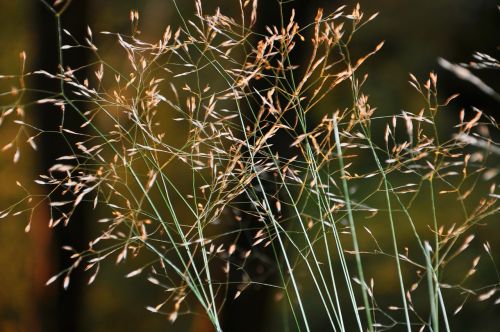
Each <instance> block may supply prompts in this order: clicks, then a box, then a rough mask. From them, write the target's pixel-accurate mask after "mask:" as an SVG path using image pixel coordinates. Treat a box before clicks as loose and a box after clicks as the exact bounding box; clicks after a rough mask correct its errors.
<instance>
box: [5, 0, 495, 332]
mask: <svg viewBox="0 0 500 332" xmlns="http://www.w3.org/2000/svg"><path fill="white" fill-rule="evenodd" d="M43 3H44V4H45V5H46V7H47V8H48V10H50V11H52V12H53V14H54V17H55V19H56V22H57V33H58V36H59V47H58V56H59V62H60V71H59V72H57V73H48V72H44V71H31V72H25V71H24V65H23V70H22V71H21V73H20V75H16V76H9V77H4V79H13V80H15V79H17V80H18V81H19V84H18V85H19V88H18V91H21V93H20V94H18V96H19V98H17V99H16V101H15V102H14V103H13V104H12V105H8V106H5V107H4V108H3V111H2V119H4V118H5V119H7V118H8V119H10V118H11V117H13V116H15V115H16V114H14V113H15V112H14V111H13V110H18V111H17V118H16V119H14V121H15V122H16V124H17V125H19V130H20V131H19V134H18V135H17V136H16V137H15V139H14V140H13V141H12V142H11V143H9V144H8V145H6V147H5V148H4V150H6V151H9V150H11V148H12V147H14V146H16V145H17V146H19V145H21V144H23V142H24V138H23V137H24V136H23V135H25V136H26V137H28V140H27V141H28V143H30V144H32V146H33V147H34V148H35V147H36V145H35V139H36V138H37V137H38V136H39V135H43V134H46V132H44V130H42V129H39V128H37V124H36V123H35V124H27V123H26V122H25V120H24V114H23V112H22V111H21V110H22V109H23V108H24V107H30V108H33V109H36V104H42V103H49V104H52V105H54V107H55V108H57V109H59V110H60V111H61V124H60V128H59V130H58V131H57V132H56V134H58V135H61V136H62V137H64V138H65V139H66V141H67V142H68V153H67V154H65V155H62V156H61V157H60V158H59V159H58V160H57V161H56V162H55V164H54V166H52V167H51V168H50V169H49V170H48V171H47V173H46V174H43V175H41V176H40V177H39V178H38V179H37V180H36V182H37V183H38V184H40V185H42V186H44V187H46V188H47V192H49V193H50V194H49V195H42V196H40V195H32V194H29V193H28V194H27V196H26V199H24V200H22V201H21V202H19V203H17V204H15V205H12V206H11V207H9V208H7V209H5V210H4V211H3V212H2V213H1V216H2V218H5V217H7V216H9V215H17V214H20V213H26V212H28V213H31V214H33V213H34V211H35V210H36V209H37V208H38V207H39V206H41V205H43V204H49V206H50V207H51V219H50V221H49V226H50V227H56V226H57V225H61V224H62V225H67V224H68V223H69V222H70V220H71V216H72V214H73V213H74V211H75V210H76V209H80V208H93V209H96V210H97V211H98V213H99V214H103V215H105V216H104V217H103V218H100V219H99V220H96V221H97V222H98V225H100V226H98V227H100V229H101V233H100V234H99V235H98V236H97V237H96V238H95V239H94V240H93V241H91V242H90V245H89V248H88V249H87V250H84V251H81V252H80V251H75V250H74V249H73V248H71V247H67V248H66V249H67V250H70V251H74V253H73V258H74V264H73V265H71V266H70V267H68V268H67V269H65V270H64V271H61V272H60V273H59V274H57V275H56V276H54V277H53V278H51V279H50V280H49V281H48V284H49V283H51V282H53V281H55V280H56V279H57V278H64V283H63V284H64V287H65V288H66V287H68V286H69V285H70V282H71V272H72V271H74V269H76V268H78V267H80V266H83V268H84V269H85V270H87V271H90V272H91V275H90V278H89V284H90V283H92V282H93V281H94V280H95V278H96V275H97V273H98V271H99V266H100V265H101V264H104V263H107V262H108V261H114V262H115V263H116V264H118V263H121V262H124V261H126V260H128V261H132V262H142V263H141V265H140V266H139V267H138V268H137V269H134V270H132V271H131V272H130V273H129V274H127V275H126V277H127V278H130V277H138V276H144V277H145V278H147V279H148V280H149V281H150V282H151V283H153V284H154V285H157V286H158V287H160V288H161V289H162V290H163V291H166V294H168V295H167V296H166V298H165V301H164V302H162V303H160V304H159V305H153V306H148V310H149V311H152V312H154V313H159V314H163V315H166V316H167V317H168V319H169V320H170V321H171V322H174V321H176V319H177V318H178V317H179V315H185V314H191V313H193V312H196V311H201V313H203V314H204V315H206V316H207V317H208V319H209V320H210V322H211V323H212V325H213V329H214V330H216V331H222V330H223V318H224V312H225V311H224V308H225V307H226V306H230V305H231V304H232V302H233V301H238V297H240V296H245V294H246V293H247V292H257V291H259V290H258V287H266V288H267V287H269V288H272V289H274V290H276V291H277V292H278V293H277V294H279V295H280V296H279V298H283V303H285V304H286V305H284V306H283V310H282V312H281V315H282V317H283V323H282V328H283V330H285V329H287V330H297V331H315V330H317V329H318V328H319V326H323V327H324V326H328V328H329V329H331V330H332V331H352V330H359V331H366V330H368V331H381V330H387V329H391V328H398V329H400V328H401V329H402V328H404V329H405V330H407V331H413V330H417V329H420V330H429V331H436V332H437V331H439V330H443V331H450V321H451V320H452V316H453V314H450V312H452V311H451V310H452V308H451V305H453V304H454V303H455V302H457V298H458V299H459V301H458V302H459V303H463V301H467V299H468V298H469V297H476V298H478V299H479V300H480V301H486V300H489V299H490V298H491V297H492V296H493V295H494V294H495V292H496V290H497V289H498V283H499V280H498V278H497V280H496V282H495V283H493V284H487V285H483V286H474V287H475V288H470V287H469V286H468V283H467V282H468V279H470V278H471V277H472V275H473V274H474V273H475V272H476V269H477V267H478V262H479V258H476V257H474V259H473V263H472V268H471V269H469V270H468V271H466V272H465V276H464V277H463V278H462V279H461V280H459V281H456V280H455V279H456V278H455V279H454V277H453V276H450V275H449V274H447V272H446V271H447V269H452V270H455V269H456V268H455V265H454V263H455V262H456V261H459V264H458V263H457V264H458V265H459V266H460V267H463V264H464V263H463V259H467V252H468V249H469V248H468V247H469V246H470V244H471V242H472V241H473V234H474V231H475V229H476V228H477V227H478V225H479V224H483V223H487V222H488V221H491V220H493V218H495V217H496V216H497V215H498V211H499V206H498V203H497V199H498V194H497V190H498V186H497V185H496V184H495V182H494V181H493V180H494V176H493V177H492V176H491V174H493V173H495V172H498V167H497V166H495V160H498V149H499V147H498V144H497V143H495V142H494V135H491V136H490V133H491V132H494V131H495V130H498V125H497V124H496V122H495V121H494V119H491V118H489V117H487V116H486V115H485V114H483V113H482V112H481V111H479V110H477V111H476V114H475V116H473V117H472V118H470V119H465V117H466V116H465V115H464V113H462V114H461V115H460V117H459V119H458V121H457V124H456V126H454V130H455V133H454V134H449V132H448V131H447V130H444V129H443V128H442V127H440V124H441V123H442V121H441V119H440V118H441V114H442V113H443V112H446V108H447V107H448V104H449V103H450V102H451V101H452V100H453V99H454V98H456V97H457V96H451V97H450V98H448V99H443V98H442V97H441V96H440V95H439V94H438V80H437V75H436V74H434V73H431V74H430V75H429V78H428V79H426V80H425V81H424V82H420V81H419V80H418V79H417V78H416V77H415V76H413V75H410V84H411V85H412V86H413V87H414V88H415V90H416V91H417V93H418V94H420V95H421V97H422V105H423V107H422V109H421V110H419V111H416V112H410V111H403V112H401V113H400V114H395V115H392V116H385V115H379V114H378V111H376V109H375V108H373V107H372V106H370V105H369V103H368V97H367V94H366V92H364V87H363V83H364V82H365V80H366V79H367V76H366V75H364V74H363V72H362V70H363V69H362V68H363V64H364V63H365V62H366V61H368V59H369V58H371V57H372V56H374V55H375V54H376V53H377V52H378V51H380V49H381V48H382V46H383V43H378V44H377V43H375V45H374V46H373V50H372V51H369V52H367V53H366V54H364V55H361V56H359V55H355V54H352V53H351V50H350V46H351V44H352V41H353V40H354V39H355V38H356V35H357V34H358V33H362V31H359V30H360V29H361V28H362V27H364V26H365V24H368V23H369V22H370V21H371V20H373V19H375V17H376V14H375V15H372V16H370V17H368V18H367V17H366V16H365V15H364V14H363V13H362V11H361V8H360V7H359V5H358V6H355V7H353V8H350V9H349V8H347V7H345V6H342V7H340V8H338V9H337V10H336V11H334V12H332V13H330V14H325V13H324V12H323V10H321V9H319V10H318V12H317V15H316V18H315V20H314V22H311V23H310V24H308V25H305V26H299V25H298V24H297V23H296V22H295V20H294V15H295V13H294V12H293V11H292V12H285V10H284V9H283V10H282V13H281V15H282V17H281V20H277V22H276V24H277V26H273V27H268V29H267V31H266V33H265V34H264V35H262V34H260V33H257V32H255V31H254V29H253V28H254V24H255V22H256V20H257V17H258V6H257V1H246V2H244V3H243V2H237V1H236V2H235V3H236V4H237V5H238V6H240V16H239V17H228V16H225V15H224V13H223V11H222V10H220V11H219V10H217V11H215V12H213V13H209V14H207V13H205V12H204V9H203V5H202V3H201V1H195V5H196V6H195V8H196V9H195V13H194V14H193V15H192V16H190V15H188V14H187V13H184V12H182V10H181V9H179V7H178V6H177V4H176V2H175V1H173V2H172V5H173V6H174V7H175V8H177V10H178V14H179V16H180V17H181V19H182V20H181V25H180V27H178V28H174V27H170V26H168V27H167V28H166V30H165V33H164V35H163V36H162V38H161V39H159V40H157V41H155V42H148V41H144V40H141V39H140V34H139V32H138V27H139V14H138V12H136V11H132V12H131V14H130V20H131V25H132V28H133V32H132V34H131V35H124V34H120V33H110V32H103V33H102V34H103V35H104V37H105V38H113V39H115V40H116V41H117V42H118V45H119V46H118V45H115V46H114V47H116V48H120V50H119V51H120V52H122V54H123V55H125V57H126V59H127V66H126V67H125V66H124V65H123V64H116V65H113V63H112V61H111V60H109V61H108V60H107V59H105V58H103V57H102V56H101V51H100V49H99V45H97V42H96V41H94V39H95V38H96V37H94V33H93V32H92V30H91V29H90V28H89V29H88V33H87V36H86V38H85V40H84V41H79V40H77V38H75V37H73V36H72V35H71V32H69V31H66V30H63V27H62V26H61V21H60V17H61V16H62V15H64V11H65V9H66V8H67V7H65V6H63V7H62V8H60V9H55V7H52V5H51V4H49V3H46V2H45V1H43ZM66 4H69V1H67V2H66ZM285 17H286V19H285ZM279 21H281V23H280V22H279ZM66 43H68V44H66ZM298 44H303V45H306V47H308V48H309V50H310V51H309V58H308V60H307V61H306V63H303V64H300V65H299V64H296V63H294V62H293V59H294V56H293V54H294V52H295V48H296V47H297V45H298ZM68 49H77V50H79V51H81V52H90V53H92V54H93V57H94V60H93V62H92V63H90V64H89V65H88V66H87V67H85V68H79V69H69V68H67V67H66V66H65V63H64V52H65V51H66V50H68ZM73 51H75V50H73ZM116 52H118V50H116ZM483 59H484V57H483ZM24 60H25V55H22V63H23V64H24ZM370 61H376V60H370ZM443 61H444V60H443ZM442 63H444V64H445V66H448V68H451V69H454V70H455V71H457V70H459V69H457V68H458V67H453V66H457V65H452V64H450V63H448V62H442ZM85 71H87V72H91V73H92V76H91V77H86V76H84V74H85ZM459 73H461V74H462V76H463V71H459ZM33 75H42V76H45V77H46V79H47V80H57V81H59V82H60V89H59V91H46V92H45V93H46V97H45V98H42V99H40V100H36V101H34V102H30V103H26V104H25V105H24V104H23V103H25V99H26V98H24V97H23V92H24V91H29V90H28V89H27V88H26V87H25V84H24V79H25V78H26V77H30V76H33ZM472 81H473V80H472ZM480 87H481V88H482V89H483V90H484V87H483V86H482V85H481V86H480ZM342 89H344V90H346V91H349V93H350V98H351V99H350V101H349V105H348V106H347V107H344V106H342V105H338V106H336V105H331V103H330V99H329V96H331V95H332V93H334V92H335V91H337V90H342ZM488 91H489V90H488ZM490 92H491V91H490ZM490 94H491V93H490ZM332 106H333V107H332ZM325 107H326V108H328V109H329V111H328V114H325V115H324V116H323V118H322V119H321V120H320V121H314V119H315V118H319V117H318V116H317V114H315V113H318V112H319V110H322V109H324V108H325ZM67 112H76V113H77V114H79V116H80V120H81V122H80V124H81V126H80V130H81V132H75V131H74V129H73V128H71V129H70V128H68V127H67V126H66V123H65V114H66V113H67ZM380 128H385V131H384V130H383V129H382V130H381V129H380ZM492 137H493V138H492ZM280 141H285V142H289V144H288V150H287V151H283V150H280V149H279V148H278V146H279V144H278V143H279V142H280ZM18 151H19V150H18ZM6 153H7V152H6ZM13 158H14V162H18V160H19V153H18V152H15V153H14V157H13ZM495 158H497V159H495ZM495 174H496V173H495ZM26 191H28V189H26ZM56 193H57V195H56ZM52 194H54V195H52ZM54 197H58V198H57V200H55V198H54ZM478 197H479V198H478ZM448 201H452V202H453V204H454V205H456V206H458V207H459V208H458V212H457V211H454V212H453V216H452V219H453V220H448V218H446V215H445V213H446V212H445V211H444V210H443V208H442V205H441V204H445V203H442V202H448ZM421 206H426V207H427V208H426V211H422V209H421ZM29 222H31V221H29ZM28 225H29V224H28ZM27 230H29V227H28V229H27ZM383 232H388V234H390V236H389V237H384V236H382V235H381V234H382V233H383ZM377 233H378V234H379V236H380V237H381V238H382V239H384V241H383V243H381V242H379V241H378V240H377V237H376V234H377ZM408 234H410V236H408ZM387 238H388V239H389V240H387ZM411 238H412V239H411ZM385 242H387V243H385ZM408 243H409V244H408ZM484 245H485V250H486V253H487V254H488V256H489V257H490V258H491V259H490V262H491V264H492V266H493V267H494V269H495V270H496V266H495V258H494V257H493V253H492V252H491V250H490V249H489V248H490V247H489V244H486V243H485V244H484ZM408 248H409V249H408ZM138 256H142V257H143V259H142V260H141V259H140V258H139V257H138ZM145 261H146V262H145ZM387 261H389V262H390V263H387ZM380 268H383V269H388V270H389V271H390V272H389V275H391V274H392V276H391V277H390V278H389V280H391V283H393V284H391V287H394V288H395V289H396V288H397V289H398V292H399V297H397V298H391V299H390V301H396V303H386V302H387V300H386V299H385V298H383V297H382V298H378V297H377V294H376V293H377V292H376V290H375V285H377V284H378V282H377V280H375V279H374V276H375V275H377V269H380ZM496 275H497V276H498V273H496ZM381 282H382V283H384V281H381ZM421 285H422V286H421ZM425 288H427V290H426V291H423V290H422V289H425ZM452 291H454V293H453V294H454V295H453V294H452V293H451V292H452ZM315 299H317V300H315ZM463 299H465V300H463ZM269 301H273V300H272V299H269ZM423 303H425V304H423ZM461 305H462V304H461ZM458 308H459V309H460V310H462V306H459V307H458ZM460 310H459V311H460ZM455 313H457V311H456V310H455ZM312 317H314V318H312ZM318 317H321V319H320V320H318Z"/></svg>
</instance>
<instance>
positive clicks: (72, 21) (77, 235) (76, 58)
mask: <svg viewBox="0 0 500 332" xmlns="http://www.w3.org/2000/svg"><path fill="white" fill-rule="evenodd" d="M51 2H52V1H51ZM33 3H34V4H33V6H34V10H33V15H34V18H33V24H34V31H36V32H37V36H36V40H35V51H36V52H37V55H36V58H35V59H36V60H35V63H33V64H32V67H33V68H35V69H43V70H46V71H48V72H50V73H56V72H58V71H59V68H58V65H59V59H58V46H57V38H58V34H57V26H56V18H55V17H54V14H53V13H51V12H50V11H49V10H48V9H47V8H46V7H45V6H44V5H43V4H42V3H41V2H39V1H36V2H35V1H34V2H33ZM87 9H88V2H87V1H73V2H72V3H71V4H70V5H69V7H68V8H67V10H66V11H65V12H64V13H63V15H62V17H61V20H62V26H63V28H65V29H67V30H69V31H71V33H72V34H73V35H74V36H75V37H76V38H77V39H78V40H83V38H84V34H85V29H86V27H87V14H88V10H87ZM63 38H64V36H63ZM86 62H87V59H86V57H85V54H82V52H81V51H76V52H75V53H69V52H68V53H67V54H65V58H64V63H65V66H70V67H71V68H76V67H78V66H80V65H82V64H85V63H86ZM31 87H32V88H34V89H36V90H44V91H54V92H58V91H59V82H58V81H57V80H49V79H48V78H46V77H37V78H36V79H34V80H33V82H32V86H31ZM34 97H35V98H39V97H41V96H40V95H38V96H34ZM43 97H47V95H44V96H43ZM45 105H47V106H45ZM45 105H36V110H35V113H36V119H35V121H36V123H37V124H39V125H40V127H41V128H43V129H44V130H55V131H57V130H58V129H59V125H60V123H61V112H60V110H58V109H56V107H55V106H48V104H45ZM80 120H81V119H80V118H79V115H78V114H76V112H75V111H74V110H73V109H71V108H69V107H67V108H66V121H65V124H66V126H65V127H69V128H71V127H73V128H79V123H81V121H80ZM79 130H81V129H79ZM73 143H74V142H71V141H70V144H73ZM39 150H40V153H39V154H38V156H39V160H38V167H36V171H37V172H38V173H39V174H45V173H46V172H47V170H48V169H49V168H50V167H51V165H53V164H54V162H55V159H56V158H57V157H60V156H61V155H64V154H65V153H66V154H67V152H68V145H67V143H65V142H64V140H63V139H62V137H61V136H60V134H46V135H43V136H42V138H41V141H40V142H39ZM47 218H48V211H47V208H45V212H44V213H41V216H40V218H36V219H37V220H36V221H37V222H39V223H41V225H36V226H34V231H35V232H34V234H33V237H34V238H35V239H34V241H33V242H34V244H35V245H37V246H38V245H39V246H43V247H42V248H35V249H34V250H35V251H37V252H39V253H40V254H39V255H37V257H36V262H35V264H36V267H35V268H37V267H38V268H40V267H43V268H44V269H47V267H53V268H52V269H53V271H52V273H57V272H59V271H61V270H63V269H65V268H67V267H69V266H70V265H71V263H72V262H73V261H72V260H70V258H69V256H70V254H69V253H68V252H67V251H62V250H61V246H63V245H71V246H72V247H74V248H75V249H77V250H78V249H80V250H81V249H84V248H85V246H86V244H87V239H86V233H87V229H86V220H85V219H86V213H85V211H84V209H79V210H77V211H76V213H75V214H73V216H72V220H71V222H70V223H69V225H68V226H67V227H64V226H62V225H59V226H57V227H56V228H55V229H54V230H52V231H51V230H48V229H47V226H46V223H47V222H48V220H47ZM42 219H45V220H42ZM48 232H51V234H47V233H48ZM47 239H52V241H50V240H47ZM51 242H52V243H51ZM46 274H47V273H45V272H44V273H38V274H37V275H38V277H37V276H35V280H34V283H35V284H36V286H35V288H37V289H38V291H37V292H36V295H37V298H36V299H34V301H35V302H36V304H35V306H36V316H37V318H36V319H35V321H38V323H39V324H38V331H43V332H45V331H46V332H52V331H60V332H63V331H72V332H78V331H83V330H84V329H83V322H82V319H81V318H82V317H81V314H82V306H83V286H84V285H85V283H84V280H83V276H82V272H81V270H77V271H74V272H73V273H72V274H71V282H70V286H69V288H68V289H67V290H63V288H62V285H61V283H62V279H63V278H60V280H59V281H58V282H57V283H54V284H52V285H51V286H48V287H49V289H48V290H45V291H44V290H41V289H40V286H39V285H40V283H43V284H42V285H44V283H45V282H46V280H40V279H41V278H43V277H45V276H46ZM42 287H44V286H42Z"/></svg>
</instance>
